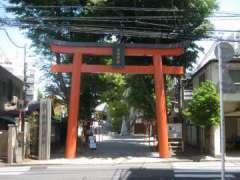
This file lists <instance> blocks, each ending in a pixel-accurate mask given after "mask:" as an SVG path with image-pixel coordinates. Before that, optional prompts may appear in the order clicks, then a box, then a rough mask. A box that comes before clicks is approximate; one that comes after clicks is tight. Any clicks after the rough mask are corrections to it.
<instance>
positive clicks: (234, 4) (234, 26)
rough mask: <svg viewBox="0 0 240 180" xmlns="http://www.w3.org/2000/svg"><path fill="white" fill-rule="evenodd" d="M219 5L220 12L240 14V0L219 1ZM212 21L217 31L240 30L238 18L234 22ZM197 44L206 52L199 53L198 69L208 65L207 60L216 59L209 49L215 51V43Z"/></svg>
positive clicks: (224, 20) (227, 20)
mask: <svg viewBox="0 0 240 180" xmlns="http://www.w3.org/2000/svg"><path fill="white" fill-rule="evenodd" d="M218 3H219V11H221V12H223V11H227V12H233V13H239V14H240V0H219V1H218ZM210 20H211V23H212V24H213V25H214V27H215V29H217V30H220V29H221V30H240V18H236V19H234V20H230V19H229V18H226V19H220V18H218V19H216V18H215V19H214V18H212V19H210ZM224 35H225V36H229V35H230V33H225V34H224ZM224 35H223V36H224ZM197 44H198V45H199V46H201V47H203V48H204V52H203V53H201V52H200V53H199V58H198V59H197V63H196V65H195V67H196V68H197V67H200V66H201V65H202V64H204V63H206V61H207V60H209V59H211V58H214V57H215V56H214V53H213V51H209V49H214V46H213V44H214V42H213V41H206V40H205V41H199V42H197ZM211 47H213V48H211ZM208 51H209V52H208Z"/></svg>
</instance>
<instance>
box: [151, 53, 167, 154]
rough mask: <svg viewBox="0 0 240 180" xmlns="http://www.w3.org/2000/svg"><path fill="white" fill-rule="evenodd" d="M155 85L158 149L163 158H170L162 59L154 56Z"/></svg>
mask: <svg viewBox="0 0 240 180" xmlns="http://www.w3.org/2000/svg"><path fill="white" fill-rule="evenodd" d="M153 65H154V81H155V82H154V84H155V94H156V119H157V121H156V122H157V129H158V131H157V132H158V143H159V145H158V148H159V155H160V157H162V158H168V157H169V147H168V125H167V110H166V96H165V89H164V78H163V65H162V57H161V56H158V55H154V56H153Z"/></svg>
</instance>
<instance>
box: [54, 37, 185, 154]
mask: <svg viewBox="0 0 240 180" xmlns="http://www.w3.org/2000/svg"><path fill="white" fill-rule="evenodd" d="M51 49H52V51H54V52H56V53H67V54H73V56H74V58H73V63H72V64H56V65H53V66H52V68H51V70H52V72H55V73H59V72H62V73H72V79H71V94H70V105H69V119H68V125H67V141H66V151H65V156H66V158H75V157H76V150H77V124H78V118H79V106H80V86H81V74H82V73H128V74H152V75H154V80H155V93H156V122H157V129H158V139H159V155H160V157H162V158H168V157H169V147H168V125H167V111H166V97H165V90H164V77H163V74H175V75H182V74H184V68H183V67H175V66H164V65H163V64H162V57H164V56H179V55H181V54H182V53H183V52H184V50H183V48H182V47H181V45H179V44H170V45H163V44H160V45H146V44H125V49H124V50H125V55H126V56H144V57H145V56H149V57H152V59H153V65H148V66H133V65H126V66H123V67H114V66H112V65H89V64H84V63H83V62H82V59H83V55H93V56H94V55H95V56H96V55H98V56H106V55H108V56H111V55H112V51H113V48H112V45H110V44H97V43H72V42H64V41H57V40H54V41H52V44H51Z"/></svg>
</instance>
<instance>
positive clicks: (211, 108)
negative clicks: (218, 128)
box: [184, 81, 220, 127]
mask: <svg viewBox="0 0 240 180" xmlns="http://www.w3.org/2000/svg"><path fill="white" fill-rule="evenodd" d="M184 114H185V115H186V117H187V118H188V119H189V120H191V121H192V122H193V123H194V124H196V125H198V126H201V127H210V126H211V125H217V124H219V123H220V100H219V95H218V93H217V90H216V87H215V85H214V84H213V83H212V82H211V81H206V82H203V83H202V84H201V85H200V86H199V87H198V88H197V89H195V90H194V91H193V99H192V101H191V102H190V104H189V106H188V108H187V109H186V110H185V111H184Z"/></svg>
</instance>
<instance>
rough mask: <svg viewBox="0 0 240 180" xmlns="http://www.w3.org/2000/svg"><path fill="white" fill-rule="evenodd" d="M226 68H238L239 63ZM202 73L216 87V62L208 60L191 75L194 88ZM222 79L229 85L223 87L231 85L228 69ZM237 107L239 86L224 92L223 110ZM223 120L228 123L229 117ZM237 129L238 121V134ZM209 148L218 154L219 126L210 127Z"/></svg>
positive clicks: (231, 109) (238, 104)
mask: <svg viewBox="0 0 240 180" xmlns="http://www.w3.org/2000/svg"><path fill="white" fill-rule="evenodd" d="M227 68H228V69H232V70H240V63H229V65H228V66H227ZM203 74H205V80H210V81H212V82H214V83H215V84H216V86H217V89H218V83H219V75H218V62H216V61H213V62H210V63H209V64H208V65H207V66H205V67H204V68H203V69H202V70H201V71H200V72H198V74H196V75H195V76H193V79H192V81H193V88H194V89H195V88H197V87H199V78H200V76H202V75H203ZM223 81H224V82H225V83H229V85H225V87H226V86H227V87H230V85H231V84H232V85H233V83H231V82H232V80H231V77H230V75H229V73H228V71H225V72H224V79H223ZM233 86H234V85H233ZM239 86H240V85H239ZM239 107H240V88H239V90H235V91H233V92H229V93H224V112H225V113H228V112H234V111H235V110H236V109H237V108H239ZM225 120H226V123H228V120H229V119H228V118H225ZM229 123H230V122H229ZM230 124H231V123H230ZM239 129H240V121H239V122H238V130H237V131H238V133H237V134H239V135H240V130H239ZM226 131H228V129H226ZM200 139H201V138H200ZM201 141H202V140H201ZM200 143H202V142H200ZM209 149H210V151H211V153H212V154H213V155H214V156H219V155H220V127H219V126H215V127H212V128H211V130H210V148H209Z"/></svg>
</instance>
